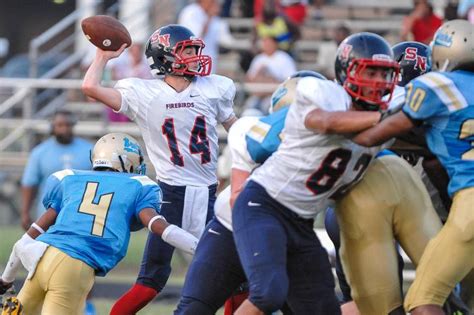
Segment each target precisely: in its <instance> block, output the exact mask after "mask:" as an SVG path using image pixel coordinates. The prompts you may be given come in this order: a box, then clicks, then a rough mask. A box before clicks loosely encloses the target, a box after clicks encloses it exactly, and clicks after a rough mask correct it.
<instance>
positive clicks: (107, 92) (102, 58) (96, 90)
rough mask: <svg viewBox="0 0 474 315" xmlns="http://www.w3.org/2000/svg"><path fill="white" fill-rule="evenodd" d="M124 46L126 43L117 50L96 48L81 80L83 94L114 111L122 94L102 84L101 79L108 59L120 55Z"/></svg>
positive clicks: (120, 100) (118, 105) (119, 103)
mask: <svg viewBox="0 0 474 315" xmlns="http://www.w3.org/2000/svg"><path fill="white" fill-rule="evenodd" d="M125 47H126V44H123V45H122V47H120V49H119V50H117V51H104V50H101V49H99V48H97V51H96V55H95V57H94V60H93V61H92V64H91V65H90V67H89V69H88V70H87V72H86V74H85V76H84V81H83V82H82V91H83V92H84V94H85V95H87V96H89V97H92V98H94V99H96V100H98V101H99V102H102V103H104V104H105V105H107V106H109V107H110V108H112V109H113V110H116V111H118V110H119V109H120V106H121V103H122V96H121V94H120V92H119V91H117V90H116V89H114V88H110V87H105V86H102V85H101V81H102V76H103V73H104V69H105V66H106V65H107V62H108V61H109V60H110V59H113V58H116V57H118V56H120V54H122V52H123V51H124V50H125Z"/></svg>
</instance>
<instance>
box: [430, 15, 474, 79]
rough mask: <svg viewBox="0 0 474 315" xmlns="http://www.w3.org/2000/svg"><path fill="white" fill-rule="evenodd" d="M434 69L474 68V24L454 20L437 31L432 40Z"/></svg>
mask: <svg viewBox="0 0 474 315" xmlns="http://www.w3.org/2000/svg"><path fill="white" fill-rule="evenodd" d="M431 59H432V65H433V70H436V71H453V70H457V69H466V70H468V69H473V68H474V25H472V24H471V23H469V22H468V21H466V20H452V21H448V22H446V23H444V24H443V25H441V26H440V28H438V30H437V31H436V33H435V35H434V37H433V41H432V42H431Z"/></svg>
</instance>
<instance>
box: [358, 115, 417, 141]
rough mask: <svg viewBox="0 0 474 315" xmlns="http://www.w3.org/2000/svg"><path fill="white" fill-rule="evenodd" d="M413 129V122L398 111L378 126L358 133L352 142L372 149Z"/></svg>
mask: <svg viewBox="0 0 474 315" xmlns="http://www.w3.org/2000/svg"><path fill="white" fill-rule="evenodd" d="M413 127H415V124H414V123H413V121H412V120H411V119H410V118H408V117H407V115H406V114H405V113H404V112H402V111H400V112H398V113H396V114H394V115H393V116H391V117H389V118H387V119H385V120H384V121H382V122H381V123H380V124H377V125H375V126H374V127H372V128H370V129H367V130H365V131H363V132H361V133H359V134H358V135H356V136H355V137H354V138H352V141H354V142H355V143H357V144H359V145H362V146H365V147H372V146H375V145H380V144H382V143H384V142H386V141H387V140H389V139H391V138H393V137H395V136H397V135H400V134H403V133H405V132H408V131H409V130H410V129H412V128H413Z"/></svg>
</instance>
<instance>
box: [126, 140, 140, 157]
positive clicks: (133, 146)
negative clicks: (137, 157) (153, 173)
mask: <svg viewBox="0 0 474 315" xmlns="http://www.w3.org/2000/svg"><path fill="white" fill-rule="evenodd" d="M123 149H124V150H125V151H127V152H133V153H136V154H140V147H139V146H138V145H137V144H136V143H133V142H132V141H130V139H128V138H123Z"/></svg>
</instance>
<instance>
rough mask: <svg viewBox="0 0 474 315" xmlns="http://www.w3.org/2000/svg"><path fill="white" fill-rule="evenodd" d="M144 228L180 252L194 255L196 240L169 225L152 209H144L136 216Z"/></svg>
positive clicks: (176, 227)
mask: <svg viewBox="0 0 474 315" xmlns="http://www.w3.org/2000/svg"><path fill="white" fill-rule="evenodd" d="M138 216H139V218H140V220H141V221H142V223H143V225H144V226H147V227H148V229H149V230H150V231H151V232H152V233H155V234H157V235H159V236H161V238H162V239H163V241H165V242H166V243H168V244H170V245H171V246H174V247H176V248H178V249H181V250H182V251H184V252H186V253H188V254H191V255H194V252H195V250H196V246H197V243H198V241H199V240H198V239H197V238H196V237H195V236H194V235H192V234H190V233H188V232H186V231H185V230H183V229H181V228H179V227H178V226H176V225H174V224H169V223H168V222H167V221H166V219H165V218H164V217H163V216H161V215H159V214H158V213H157V212H156V211H155V209H153V208H145V209H143V210H141V211H140V213H139V214H138Z"/></svg>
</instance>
